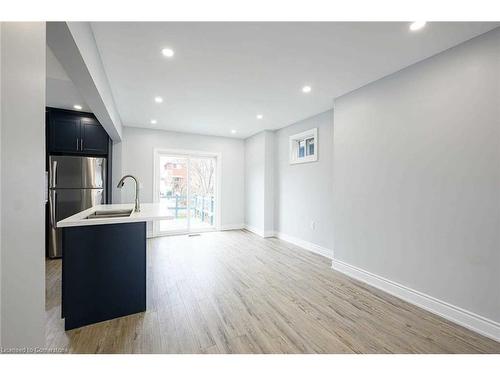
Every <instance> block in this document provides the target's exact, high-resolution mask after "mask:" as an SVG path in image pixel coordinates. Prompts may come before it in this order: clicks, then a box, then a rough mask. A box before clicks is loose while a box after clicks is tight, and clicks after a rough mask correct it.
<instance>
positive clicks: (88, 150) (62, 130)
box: [47, 108, 109, 155]
mask: <svg viewBox="0 0 500 375" xmlns="http://www.w3.org/2000/svg"><path fill="white" fill-rule="evenodd" d="M47 127H48V152H49V153H50V154H57V153H64V154H72V155H107V154H108V145H109V137H108V134H107V133H106V131H105V130H104V128H103V127H102V126H101V124H100V123H99V121H97V119H96V118H95V116H94V115H93V114H92V113H85V112H75V111H68V110H63V109H56V108H47Z"/></svg>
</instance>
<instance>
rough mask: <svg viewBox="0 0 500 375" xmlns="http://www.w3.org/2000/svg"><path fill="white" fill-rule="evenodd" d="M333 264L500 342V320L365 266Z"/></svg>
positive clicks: (335, 268) (350, 274)
mask: <svg viewBox="0 0 500 375" xmlns="http://www.w3.org/2000/svg"><path fill="white" fill-rule="evenodd" d="M332 268H333V269H334V270H336V271H339V272H342V273H344V274H346V275H347V276H350V277H352V278H354V279H357V280H359V281H362V282H364V283H366V284H368V285H371V286H373V287H375V288H378V289H381V290H383V291H384V292H387V293H389V294H392V295H393V296H396V297H398V298H401V299H402V300H404V301H406V302H409V303H411V304H414V305H416V306H418V307H421V308H422V309H425V310H428V311H430V312H432V313H434V314H436V315H439V316H441V317H443V318H445V319H447V320H450V321H452V322H454V323H456V324H459V325H461V326H463V327H465V328H468V329H470V330H471V331H474V332H477V333H479V334H481V335H483V336H486V337H489V338H491V339H493V340H496V341H499V342H500V323H499V322H495V321H493V320H491V319H488V318H485V317H482V316H480V315H478V314H475V313H473V312H470V311H467V310H464V309H462V308H460V307H457V306H454V305H451V304H449V303H447V302H444V301H441V300H439V299H437V298H434V297H431V296H429V295H427V294H424V293H421V292H419V291H416V290H413V289H411V288H408V287H406V286H404V285H401V284H398V283H396V282H394V281H391V280H388V279H386V278H384V277H381V276H378V275H375V274H373V273H371V272H368V271H365V270H363V269H361V268H358V267H355V266H352V265H350V264H347V263H344V262H342V261H340V260H337V259H333V260H332Z"/></svg>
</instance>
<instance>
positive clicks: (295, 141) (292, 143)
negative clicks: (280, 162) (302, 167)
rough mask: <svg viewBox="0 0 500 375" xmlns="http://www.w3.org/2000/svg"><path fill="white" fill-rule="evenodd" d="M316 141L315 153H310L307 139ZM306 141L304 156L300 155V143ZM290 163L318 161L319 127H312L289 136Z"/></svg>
mask: <svg viewBox="0 0 500 375" xmlns="http://www.w3.org/2000/svg"><path fill="white" fill-rule="evenodd" d="M309 139H312V140H313V142H314V154H312V155H308V147H307V140H309ZM302 141H303V142H304V156H302V157H299V143H300V142H302ZM289 153H290V155H289V157H290V164H302V163H311V162H315V161H318V128H312V129H309V130H306V131H304V132H302V133H297V134H294V135H291V136H290V138H289Z"/></svg>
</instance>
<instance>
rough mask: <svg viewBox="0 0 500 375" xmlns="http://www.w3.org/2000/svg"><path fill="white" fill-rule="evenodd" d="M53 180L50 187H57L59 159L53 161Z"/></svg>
mask: <svg viewBox="0 0 500 375" xmlns="http://www.w3.org/2000/svg"><path fill="white" fill-rule="evenodd" d="M51 178H52V181H50V185H51V186H50V187H52V188H55V187H57V161H56V160H54V161H53V162H52V176H51Z"/></svg>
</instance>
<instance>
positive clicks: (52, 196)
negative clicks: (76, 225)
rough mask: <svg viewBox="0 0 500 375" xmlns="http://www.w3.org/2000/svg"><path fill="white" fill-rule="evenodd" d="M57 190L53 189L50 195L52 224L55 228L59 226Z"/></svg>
mask: <svg viewBox="0 0 500 375" xmlns="http://www.w3.org/2000/svg"><path fill="white" fill-rule="evenodd" d="M56 194H57V193H56V192H55V190H52V191H51V192H50V197H49V206H50V225H51V226H52V227H53V228H55V227H56V226H57V223H56V199H57V197H56Z"/></svg>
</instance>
